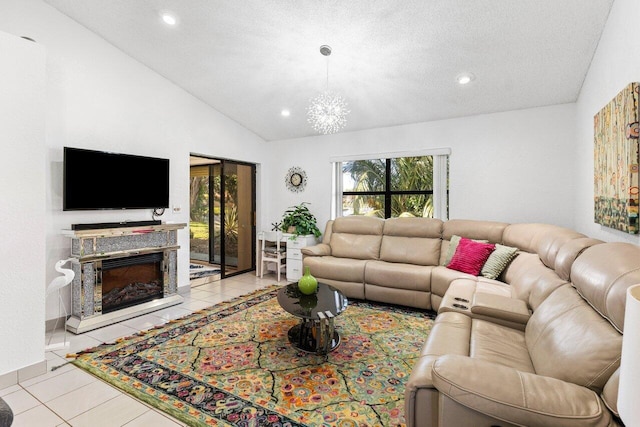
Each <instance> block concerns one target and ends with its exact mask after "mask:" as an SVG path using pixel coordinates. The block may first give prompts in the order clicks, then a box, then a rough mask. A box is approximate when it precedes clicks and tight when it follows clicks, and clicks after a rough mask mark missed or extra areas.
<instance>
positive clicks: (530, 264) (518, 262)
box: [502, 252, 568, 310]
mask: <svg viewBox="0 0 640 427" xmlns="http://www.w3.org/2000/svg"><path fill="white" fill-rule="evenodd" d="M502 277H503V278H504V281H505V282H506V283H509V285H511V289H512V296H513V297H514V298H518V299H521V300H523V301H526V302H527V304H528V305H529V307H531V309H532V310H536V309H537V308H538V306H539V305H540V304H541V303H542V302H543V301H544V300H545V299H546V298H547V297H548V296H549V295H550V294H551V293H552V292H553V291H555V290H556V289H558V288H559V287H560V286H563V285H566V284H567V283H568V282H567V281H566V280H563V279H562V278H560V277H559V276H558V275H557V274H556V272H555V271H553V270H551V269H550V268H548V267H546V266H545V265H544V264H543V263H542V261H540V258H539V257H538V255H537V254H531V253H526V252H520V253H519V255H518V256H517V257H516V258H515V259H514V260H513V261H511V263H510V264H509V266H508V267H507V268H506V269H505V271H504V272H503V273H502Z"/></svg>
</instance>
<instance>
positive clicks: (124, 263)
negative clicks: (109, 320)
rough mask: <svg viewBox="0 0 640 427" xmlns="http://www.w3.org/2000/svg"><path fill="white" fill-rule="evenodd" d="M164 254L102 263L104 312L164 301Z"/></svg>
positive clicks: (138, 256)
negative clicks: (148, 302) (157, 300)
mask: <svg viewBox="0 0 640 427" xmlns="http://www.w3.org/2000/svg"><path fill="white" fill-rule="evenodd" d="M162 259H163V256H162V253H153V254H147V255H137V256H131V257H127V258H117V259H113V260H105V261H103V262H102V312H103V313H109V312H111V311H115V310H119V309H121V308H125V307H130V306H132V305H136V304H140V303H143V302H147V301H153V300H154V299H156V298H162V290H163V276H164V275H163V271H162Z"/></svg>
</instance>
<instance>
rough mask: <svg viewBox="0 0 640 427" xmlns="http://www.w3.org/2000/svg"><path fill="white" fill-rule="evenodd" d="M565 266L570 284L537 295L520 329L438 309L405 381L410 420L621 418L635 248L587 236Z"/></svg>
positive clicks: (582, 422) (637, 277) (479, 425)
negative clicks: (624, 340) (542, 296)
mask: <svg viewBox="0 0 640 427" xmlns="http://www.w3.org/2000/svg"><path fill="white" fill-rule="evenodd" d="M570 276H571V281H572V284H566V285H563V286H561V287H559V288H557V289H556V290H554V291H553V292H552V293H551V294H550V295H549V296H548V297H547V298H546V299H544V301H542V302H541V303H540V305H539V306H538V307H537V309H536V310H535V311H534V312H533V314H532V316H531V318H530V319H529V321H528V323H527V324H526V328H525V330H524V331H521V330H518V329H514V328H510V327H507V326H504V325H499V324H497V323H494V322H491V321H488V320H482V319H474V318H472V317H469V316H467V315H465V314H463V313H457V312H445V313H441V314H440V315H438V317H437V318H436V320H435V323H434V326H433V329H432V331H431V333H430V335H429V337H428V339H427V342H426V344H425V346H424V348H423V349H422V352H421V355H420V359H419V360H418V361H417V363H416V364H415V366H414V368H413V371H412V373H411V375H410V377H409V380H408V382H407V387H406V392H405V417H406V421H407V426H408V427H439V426H452V427H453V426H455V427H465V426H473V427H483V426H486V427H489V426H503V427H509V426H531V427H536V426H540V427H543V426H545V427H546V426H559V427H562V426H617V425H620V423H619V419H618V418H617V409H616V404H617V390H618V374H619V371H618V368H619V365H620V354H621V346H622V332H623V330H622V329H623V325H624V308H625V297H626V289H627V288H628V287H629V286H631V285H633V284H637V283H640V248H639V247H638V246H635V245H632V244H628V243H602V244H598V245H594V246H591V247H589V248H588V249H586V250H584V252H583V253H582V254H581V255H580V256H579V257H577V258H576V259H575V261H574V262H573V263H572V267H571V272H570Z"/></svg>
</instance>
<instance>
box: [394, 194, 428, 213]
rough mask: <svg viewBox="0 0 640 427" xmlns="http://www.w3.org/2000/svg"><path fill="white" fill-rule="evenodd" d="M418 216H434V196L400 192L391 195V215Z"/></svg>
mask: <svg viewBox="0 0 640 427" xmlns="http://www.w3.org/2000/svg"><path fill="white" fill-rule="evenodd" d="M404 216H409V217H411V216H416V217H425V218H433V196H432V195H431V194H429V195H423V194H398V195H394V196H391V217H392V218H397V217H404Z"/></svg>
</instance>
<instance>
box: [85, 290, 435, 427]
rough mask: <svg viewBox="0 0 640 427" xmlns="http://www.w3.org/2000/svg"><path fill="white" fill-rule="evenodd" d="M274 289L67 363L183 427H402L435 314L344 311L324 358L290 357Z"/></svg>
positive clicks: (289, 319)
mask: <svg viewBox="0 0 640 427" xmlns="http://www.w3.org/2000/svg"><path fill="white" fill-rule="evenodd" d="M278 289H279V287H277V286H272V287H269V288H267V289H264V290H261V291H258V292H255V293H253V294H251V295H248V296H245V297H240V298H236V299H234V300H232V301H229V302H226V303H222V304H218V305H215V306H213V307H210V308H208V309H205V310H202V311H200V312H197V313H194V314H192V315H189V316H187V317H185V318H183V319H180V320H177V321H174V322H172V323H171V324H168V325H165V326H162V327H159V328H156V329H152V330H150V331H146V332H143V333H140V334H139V335H136V336H132V337H127V338H125V339H123V340H121V341H120V342H117V343H114V344H103V345H101V346H99V347H96V348H94V349H91V350H87V351H86V352H82V353H81V354H79V355H78V356H77V358H76V360H75V361H74V363H75V364H76V365H77V366H79V367H80V368H82V369H85V370H87V371H88V372H90V373H92V374H93V375H96V376H97V377H99V378H102V379H103V380H105V381H107V382H109V383H110V384H113V385H114V386H116V387H118V388H120V389H121V390H123V391H125V392H127V393H129V394H131V395H133V396H135V397H136V398H138V399H140V400H142V401H144V402H146V403H148V404H149V405H151V406H153V407H155V408H158V409H159V410H162V411H164V412H166V413H168V414H170V415H171V416H173V417H175V418H177V419H178V420H180V421H182V422H184V423H186V424H187V425H190V426H274V427H275V426H280V427H294V426H403V425H404V402H403V399H404V389H405V384H406V381H407V379H408V377H409V374H410V372H411V369H412V366H413V365H414V363H415V361H416V359H417V357H418V355H419V354H420V349H421V348H422V345H423V344H424V342H425V339H426V337H427V335H428V334H429V331H430V330H431V325H432V317H433V313H431V312H425V311H416V310H410V309H407V308H402V307H396V306H388V305H378V304H372V303H367V302H362V301H349V307H348V308H347V310H346V311H345V312H344V313H342V314H341V315H340V316H338V317H337V318H336V326H337V328H338V330H339V332H340V335H341V338H342V339H341V343H340V346H339V347H338V348H337V349H336V350H335V351H333V352H331V353H330V354H329V355H328V356H317V355H314V354H308V353H304V352H301V351H297V350H295V349H294V348H293V347H292V346H291V345H290V344H289V342H288V340H287V331H288V330H289V328H291V327H292V326H293V325H295V324H297V323H298V320H297V319H296V318H295V317H293V316H292V315H290V314H288V313H286V312H284V310H283V309H282V308H281V307H280V306H279V305H278V302H277V298H276V296H277V291H278Z"/></svg>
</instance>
